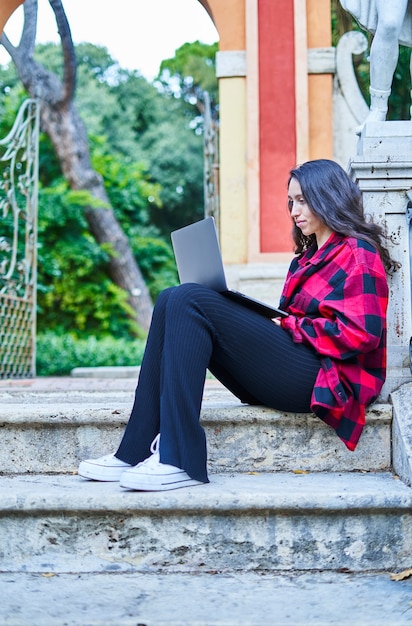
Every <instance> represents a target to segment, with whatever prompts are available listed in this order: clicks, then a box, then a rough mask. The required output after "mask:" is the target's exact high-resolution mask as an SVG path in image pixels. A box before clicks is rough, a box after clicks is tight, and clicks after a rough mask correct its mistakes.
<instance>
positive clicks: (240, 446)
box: [0, 380, 392, 473]
mask: <svg viewBox="0 0 412 626" xmlns="http://www.w3.org/2000/svg"><path fill="white" fill-rule="evenodd" d="M36 385H37V386H36ZM36 385H34V388H33V387H31V386H30V385H29V384H27V385H23V384H21V385H17V384H16V385H14V386H13V385H8V386H7V387H6V386H4V385H3V386H0V428H1V434H2V446H1V449H0V473H22V472H32V473H41V472H44V473H54V472H56V473H64V472H72V471H74V470H76V469H77V467H78V464H79V461H81V460H83V459H85V458H93V457H94V458H95V457H99V456H101V455H103V454H107V453H108V452H111V451H113V450H115V449H116V447H117V445H118V443H119V441H120V438H121V435H122V432H123V429H124V426H125V424H126V423H127V420H128V418H129V415H130V409H131V406H132V403H133V397H134V387H135V381H134V380H120V381H111V382H110V381H107V380H100V381H96V380H82V381H81V384H80V383H79V381H77V382H76V381H71V382H70V385H69V386H68V383H67V382H66V383H63V382H62V381H54V382H49V388H45V385H46V383H45V382H44V381H40V382H38V383H36ZM76 385H77V386H76ZM201 422H202V425H203V426H204V428H205V430H206V434H207V441H208V454H209V468H210V470H211V471H214V472H225V471H228V472H232V471H237V472H245V471H250V470H256V471H262V472H270V471H282V470H283V471H289V470H309V471H327V472H329V471H356V470H366V471H369V470H372V471H382V470H387V469H389V468H390V466H391V422H392V407H391V405H389V404H376V405H373V406H372V407H371V408H370V409H369V410H368V414H367V426H366V428H365V429H364V432H363V434H362V437H361V440H360V443H359V445H358V447H357V449H356V451H355V452H350V451H348V450H347V449H346V447H345V446H344V445H343V443H341V441H340V440H339V439H338V438H337V436H336V435H335V433H334V431H333V430H332V429H331V428H329V427H328V426H326V425H325V424H323V423H322V422H321V421H320V420H319V419H318V418H316V417H315V416H314V415H312V414H292V413H282V412H280V411H274V410H271V409H267V408H265V407H257V406H249V405H242V404H241V403H240V402H239V401H238V400H237V399H236V398H235V397H234V396H233V395H232V394H231V393H230V392H228V391H227V390H226V389H224V388H223V387H222V386H221V385H219V384H218V383H216V382H214V381H210V382H208V384H207V385H206V387H205V393H204V400H203V405H202V413H201Z"/></svg>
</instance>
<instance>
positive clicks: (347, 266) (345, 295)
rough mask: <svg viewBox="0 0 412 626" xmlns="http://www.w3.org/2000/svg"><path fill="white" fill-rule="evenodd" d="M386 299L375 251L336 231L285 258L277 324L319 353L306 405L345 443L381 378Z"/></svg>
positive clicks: (355, 433) (355, 434)
mask: <svg viewBox="0 0 412 626" xmlns="http://www.w3.org/2000/svg"><path fill="white" fill-rule="evenodd" d="M387 304H388V285H387V280H386V274H385V270H384V267H383V264H382V261H381V259H380V256H379V253H378V251H377V250H376V249H375V248H374V247H373V246H371V245H370V244H369V243H367V242H365V241H362V240H361V239H355V238H346V237H341V236H339V235H337V234H336V233H334V234H333V235H332V236H331V237H330V238H329V240H328V241H327V242H326V243H325V245H324V246H322V247H321V248H320V250H317V248H316V246H313V247H311V248H310V249H309V250H308V251H307V252H305V253H303V254H302V255H300V256H299V257H296V258H295V259H294V260H293V261H292V263H291V265H290V268H289V272H288V275H287V277H286V282H285V285H284V288H283V292H282V297H281V300H280V306H281V308H282V309H284V310H285V311H287V312H288V313H289V314H290V315H289V317H287V318H283V319H282V322H281V323H282V327H283V328H285V329H286V330H287V331H288V332H289V333H290V334H291V335H292V338H293V341H295V342H296V343H303V344H305V345H308V346H311V347H312V348H313V349H314V350H315V351H316V352H317V354H319V355H320V357H321V369H320V371H319V374H318V377H317V379H316V382H315V386H314V389H313V394H312V400H311V409H312V411H313V412H314V413H315V414H316V415H317V416H318V417H320V419H322V420H323V421H324V422H326V424H329V426H331V427H332V428H334V429H335V431H336V433H337V435H338V437H340V439H342V441H343V442H344V443H345V445H346V446H347V447H348V448H349V450H354V449H355V447H356V445H357V443H358V440H359V437H360V435H361V433H362V430H363V427H364V425H365V407H366V406H367V405H368V404H370V403H371V402H373V401H374V400H376V398H377V397H378V395H379V392H380V390H381V388H382V386H383V383H384V382H385V376H386V308H387Z"/></svg>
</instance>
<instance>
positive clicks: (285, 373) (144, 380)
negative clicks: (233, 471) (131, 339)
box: [116, 283, 320, 482]
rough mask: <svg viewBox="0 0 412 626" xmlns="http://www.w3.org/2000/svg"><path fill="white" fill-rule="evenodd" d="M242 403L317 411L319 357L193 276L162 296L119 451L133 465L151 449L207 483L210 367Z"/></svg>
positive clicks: (285, 332) (166, 460)
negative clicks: (155, 445) (205, 415)
mask: <svg viewBox="0 0 412 626" xmlns="http://www.w3.org/2000/svg"><path fill="white" fill-rule="evenodd" d="M207 368H208V369H209V370H210V371H211V372H212V373H213V374H214V375H215V376H216V378H217V379H218V380H220V381H221V382H222V383H223V384H224V385H225V386H226V387H227V388H228V389H229V390H230V391H231V392H232V393H234V394H235V395H236V396H237V397H238V398H239V399H240V400H241V401H242V402H246V403H249V404H262V405H265V406H268V407H272V408H275V409H278V410H282V411H293V412H297V413H305V412H309V411H310V399H311V395H312V390H313V386H314V382H315V379H316V376H317V374H318V371H319V368H320V360H319V358H318V356H317V355H316V354H315V353H314V352H313V351H312V350H311V349H310V348H308V347H306V346H303V345H302V344H295V343H294V342H293V341H292V339H291V337H290V335H289V333H288V332H287V331H285V330H283V329H282V328H280V327H279V326H277V325H276V324H274V323H273V322H272V321H271V320H269V319H267V318H265V317H263V316H261V315H259V314H258V313H255V312H254V311H251V310H250V309H248V308H246V307H245V306H243V305H240V304H238V303H236V302H233V301H232V300H229V298H226V297H225V296H224V295H222V294H219V293H217V292H215V291H212V290H211V289H208V288H206V287H203V286H201V285H197V284H193V283H186V284H183V285H180V286H178V287H171V288H170V289H166V290H165V291H163V292H162V293H161V294H160V296H159V297H158V299H157V302H156V305H155V308H154V311H153V318H152V323H151V327H150V331H149V335H148V338H147V344H146V350H145V354H144V357H143V361H142V366H141V370H140V376H139V381H138V385H137V389H136V395H135V401H134V405H133V409H132V413H131V416H130V419H129V422H128V424H127V427H126V430H125V432H124V435H123V438H122V441H121V443H120V446H119V449H118V451H117V452H116V456H117V457H118V458H119V459H121V460H123V461H125V462H127V463H131V464H132V465H136V464H137V463H139V462H140V461H142V460H144V459H146V458H147V457H148V456H150V444H151V442H152V441H153V439H154V438H155V437H156V435H157V434H158V433H159V432H160V434H161V437H160V460H161V462H162V463H168V464H170V465H174V466H176V467H180V468H181V469H184V470H185V471H186V472H187V473H188V474H189V476H191V477H192V478H193V479H195V480H200V481H203V482H207V480H208V478H207V468H206V461H207V452H206V437H205V432H204V430H203V428H202V426H201V425H200V423H199V416H200V409H201V402H202V397H203V388H204V383H205V377H206V369H207Z"/></svg>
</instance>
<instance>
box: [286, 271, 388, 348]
mask: <svg viewBox="0 0 412 626" xmlns="http://www.w3.org/2000/svg"><path fill="white" fill-rule="evenodd" d="M338 272H340V273H341V276H342V274H343V276H342V277H341V280H340V282H339V283H338V284H335V286H334V288H333V289H331V291H330V292H329V293H328V294H327V295H326V296H325V297H323V298H321V299H318V298H317V297H316V294H315V293H313V294H306V302H305V299H302V300H301V301H300V300H299V298H297V299H296V305H297V306H294V307H292V309H291V311H290V313H291V315H289V317H287V318H284V319H282V327H283V328H285V329H287V330H288V331H289V332H290V333H291V335H292V337H293V340H294V341H295V342H296V343H304V344H306V345H309V346H311V347H312V348H314V350H316V352H317V353H318V354H320V355H323V356H329V357H331V358H333V359H337V360H345V359H350V358H352V357H356V356H357V355H359V354H362V353H365V352H369V351H371V350H374V349H375V348H377V347H378V346H379V344H380V341H381V337H382V332H383V330H384V328H385V324H386V320H385V316H386V306H387V292H388V288H387V282H386V277H385V276H384V275H382V273H381V272H376V271H374V270H373V269H370V268H368V267H366V266H365V265H363V264H359V265H356V266H355V267H354V268H353V269H352V271H351V272H350V274H349V275H347V274H346V273H345V272H343V271H342V270H341V269H339V268H337V269H336V273H335V274H333V275H332V276H330V277H329V280H330V282H331V283H336V280H335V279H336V276H337V274H338ZM318 287H320V289H319V292H322V291H325V290H324V289H322V285H318ZM299 309H300V310H299ZM311 311H313V314H312V313H311Z"/></svg>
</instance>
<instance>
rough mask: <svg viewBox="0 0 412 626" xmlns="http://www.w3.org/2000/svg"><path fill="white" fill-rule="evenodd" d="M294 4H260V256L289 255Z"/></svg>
mask: <svg viewBox="0 0 412 626" xmlns="http://www.w3.org/2000/svg"><path fill="white" fill-rule="evenodd" d="M293 4H294V3H293V0H258V12H259V13H258V20H259V115H260V129H259V132H260V251H261V252H291V250H292V246H293V244H292V239H291V236H290V233H291V222H290V217H289V213H288V210H287V180H288V174H289V171H290V170H291V168H292V167H294V166H295V165H296V125H295V111H296V108H295V51H294V19H293Z"/></svg>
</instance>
